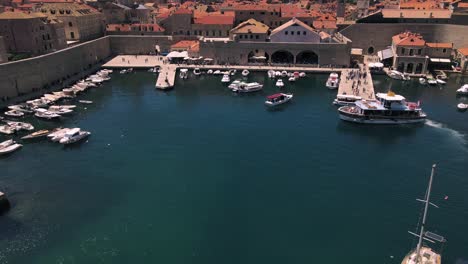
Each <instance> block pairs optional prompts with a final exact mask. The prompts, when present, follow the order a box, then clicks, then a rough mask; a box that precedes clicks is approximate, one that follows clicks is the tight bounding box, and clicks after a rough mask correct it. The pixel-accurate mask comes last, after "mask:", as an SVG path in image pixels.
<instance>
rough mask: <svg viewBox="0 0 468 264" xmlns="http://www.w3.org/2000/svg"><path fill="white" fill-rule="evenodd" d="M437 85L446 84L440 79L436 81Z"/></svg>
mask: <svg viewBox="0 0 468 264" xmlns="http://www.w3.org/2000/svg"><path fill="white" fill-rule="evenodd" d="M436 82H437V84H446V83H447V82H446V81H444V80H441V79H436Z"/></svg>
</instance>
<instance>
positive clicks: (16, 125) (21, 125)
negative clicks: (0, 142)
mask: <svg viewBox="0 0 468 264" xmlns="http://www.w3.org/2000/svg"><path fill="white" fill-rule="evenodd" d="M4 122H5V123H7V125H9V126H10V127H12V128H13V129H14V130H16V131H19V130H28V131H31V130H34V126H33V125H31V124H30V123H25V122H14V121H4Z"/></svg>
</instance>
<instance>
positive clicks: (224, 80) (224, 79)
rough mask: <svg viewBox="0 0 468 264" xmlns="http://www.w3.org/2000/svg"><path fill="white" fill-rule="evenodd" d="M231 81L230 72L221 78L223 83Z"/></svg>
mask: <svg viewBox="0 0 468 264" xmlns="http://www.w3.org/2000/svg"><path fill="white" fill-rule="evenodd" d="M230 81H231V78H229V74H224V75H223V78H222V79H221V82H222V83H228V82H230Z"/></svg>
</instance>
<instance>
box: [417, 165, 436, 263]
mask: <svg viewBox="0 0 468 264" xmlns="http://www.w3.org/2000/svg"><path fill="white" fill-rule="evenodd" d="M435 168H436V165H435V164H434V165H432V171H431V177H430V178H429V186H428V187H427V191H426V197H425V199H424V200H425V201H424V214H423V219H422V224H421V231H420V232H419V241H418V246H417V248H416V263H418V262H419V253H420V251H421V246H422V240H423V235H424V226H425V224H426V218H427V209H428V208H429V198H430V197H431V188H432V179H433V178H434V172H435Z"/></svg>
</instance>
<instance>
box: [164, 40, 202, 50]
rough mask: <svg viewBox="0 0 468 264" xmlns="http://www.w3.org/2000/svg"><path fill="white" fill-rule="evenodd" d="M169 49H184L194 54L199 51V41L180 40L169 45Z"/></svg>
mask: <svg viewBox="0 0 468 264" xmlns="http://www.w3.org/2000/svg"><path fill="white" fill-rule="evenodd" d="M171 49H186V50H190V51H194V52H198V51H200V41H198V40H181V41H179V42H177V43H175V44H172V45H171Z"/></svg>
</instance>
